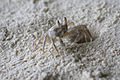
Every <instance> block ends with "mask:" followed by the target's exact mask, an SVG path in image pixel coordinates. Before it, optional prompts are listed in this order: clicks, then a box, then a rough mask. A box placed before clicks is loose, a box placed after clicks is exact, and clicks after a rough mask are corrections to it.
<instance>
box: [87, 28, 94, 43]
mask: <svg viewBox="0 0 120 80" xmlns="http://www.w3.org/2000/svg"><path fill="white" fill-rule="evenodd" d="M86 33H87V35H88V36H89V38H90V42H91V41H92V40H93V37H92V35H91V33H90V31H89V30H88V29H87V28H86Z"/></svg>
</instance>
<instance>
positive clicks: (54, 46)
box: [51, 39, 59, 54]
mask: <svg viewBox="0 0 120 80" xmlns="http://www.w3.org/2000/svg"><path fill="white" fill-rule="evenodd" d="M51 42H52V45H53V48H54V49H55V50H56V52H57V53H58V54H59V52H58V49H57V47H56V45H55V44H54V40H53V39H51Z"/></svg>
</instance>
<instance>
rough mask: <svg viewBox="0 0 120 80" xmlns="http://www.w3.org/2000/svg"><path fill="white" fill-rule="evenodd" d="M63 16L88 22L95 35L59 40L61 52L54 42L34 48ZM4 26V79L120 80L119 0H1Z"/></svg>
mask: <svg viewBox="0 0 120 80" xmlns="http://www.w3.org/2000/svg"><path fill="white" fill-rule="evenodd" d="M64 16H66V17H67V19H68V22H70V21H74V22H75V23H76V25H78V24H87V27H88V28H89V30H90V32H91V33H92V35H93V36H94V38H95V40H94V41H93V42H90V43H85V44H80V45H73V46H71V45H70V43H66V47H65V48H64V47H62V46H60V44H59V42H56V45H57V47H58V48H59V51H61V53H62V54H61V56H58V54H57V53H56V52H55V50H54V49H53V48H51V47H52V45H51V44H50V43H47V44H46V49H45V53H44V54H42V50H41V45H42V44H40V45H39V48H38V49H37V50H36V51H35V52H33V49H34V48H33V45H32V44H33V41H35V40H36V39H38V38H40V36H41V34H44V33H45V32H46V31H47V30H48V29H49V28H50V27H52V26H53V25H56V20H58V19H59V20H61V21H62V20H63V17H64ZM48 23H49V24H48ZM48 25H50V26H48ZM2 27H4V28H2ZM0 28H1V29H0V80H120V37H119V35H120V0H0ZM36 43H37V42H36ZM50 48H51V49H50ZM49 50H50V51H49Z"/></svg>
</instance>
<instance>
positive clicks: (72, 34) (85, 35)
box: [33, 17, 93, 53]
mask: <svg viewBox="0 0 120 80" xmlns="http://www.w3.org/2000/svg"><path fill="white" fill-rule="evenodd" d="M70 24H72V26H73V27H72V28H70V29H68V25H70ZM66 36H67V37H68V39H69V41H70V42H72V43H78V44H80V43H85V42H90V41H92V40H93V38H92V35H91V33H90V31H89V30H88V28H87V27H86V25H78V26H75V24H74V22H70V23H69V24H67V18H66V17H64V24H61V23H60V22H59V20H58V21H57V26H53V27H51V28H50V29H49V30H48V31H47V33H45V35H42V37H41V38H40V39H39V42H38V44H37V45H36V46H35V49H36V48H37V47H38V45H39V44H40V42H41V40H42V39H43V38H44V40H43V46H42V47H43V49H42V50H43V52H44V47H45V44H46V40H47V38H48V39H49V41H51V43H52V45H53V48H54V49H55V50H56V52H57V53H59V51H58V49H57V47H56V45H55V40H56V39H57V40H58V41H59V42H60V44H61V45H62V46H65V44H64V43H63V40H62V38H64V37H66ZM36 41H37V40H35V41H34V43H33V46H34V45H35V43H36Z"/></svg>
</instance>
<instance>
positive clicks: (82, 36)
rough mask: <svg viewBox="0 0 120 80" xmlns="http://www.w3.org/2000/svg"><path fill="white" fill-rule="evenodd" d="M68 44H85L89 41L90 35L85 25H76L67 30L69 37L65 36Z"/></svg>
mask: <svg viewBox="0 0 120 80" xmlns="http://www.w3.org/2000/svg"><path fill="white" fill-rule="evenodd" d="M67 38H68V40H69V41H70V42H75V43H78V44H80V43H85V42H90V41H91V34H90V32H89V30H88V28H87V27H86V25H78V26H75V27H73V28H71V29H70V30H69V35H68V36H67Z"/></svg>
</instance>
